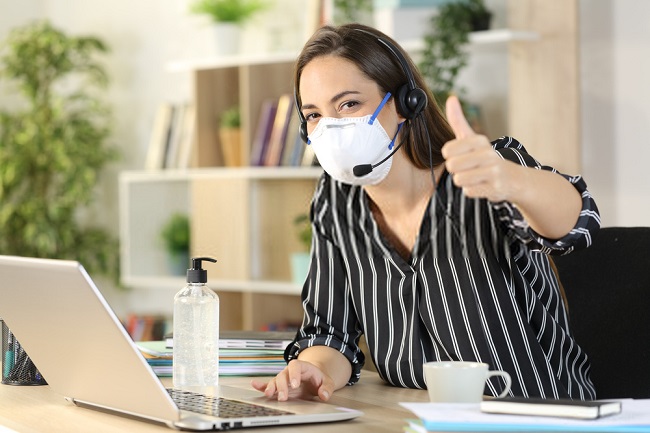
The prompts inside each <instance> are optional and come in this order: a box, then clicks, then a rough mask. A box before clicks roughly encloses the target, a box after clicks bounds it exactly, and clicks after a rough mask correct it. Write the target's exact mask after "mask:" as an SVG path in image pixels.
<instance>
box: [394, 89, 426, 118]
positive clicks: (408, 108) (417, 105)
mask: <svg viewBox="0 0 650 433" xmlns="http://www.w3.org/2000/svg"><path fill="white" fill-rule="evenodd" d="M395 105H396V107H397V112H398V113H399V114H401V115H402V116H403V117H404V118H406V119H409V120H410V119H414V118H415V117H417V115H418V114H420V113H421V112H422V110H424V107H426V106H427V94H426V92H425V91H424V90H422V89H421V88H419V87H416V88H414V89H410V88H409V86H408V84H404V85H403V86H401V87H400V88H399V89H397V94H396V95H395Z"/></svg>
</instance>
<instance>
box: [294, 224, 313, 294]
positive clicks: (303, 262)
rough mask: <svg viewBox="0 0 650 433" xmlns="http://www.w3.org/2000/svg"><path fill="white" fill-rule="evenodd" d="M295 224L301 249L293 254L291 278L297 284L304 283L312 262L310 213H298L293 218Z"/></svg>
mask: <svg viewBox="0 0 650 433" xmlns="http://www.w3.org/2000/svg"><path fill="white" fill-rule="evenodd" d="M293 224H294V227H295V228H296V235H297V238H298V241H299V242H300V246H301V251H297V252H294V253H293V254H291V278H292V281H293V282H294V283H295V284H302V283H304V282H305V278H306V277H307V273H308V271H309V262H310V252H309V250H310V248H311V222H310V220H309V215H308V214H306V213H301V214H299V215H297V216H296V217H295V218H294V220H293Z"/></svg>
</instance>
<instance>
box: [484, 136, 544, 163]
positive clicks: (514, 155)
mask: <svg viewBox="0 0 650 433" xmlns="http://www.w3.org/2000/svg"><path fill="white" fill-rule="evenodd" d="M492 147H493V148H494V150H495V151H496V152H497V153H498V154H499V155H500V156H501V157H502V158H503V159H507V160H508V161H512V162H514V163H517V164H519V165H524V166H527V167H540V163H539V162H538V161H537V160H536V159H535V158H533V157H532V156H531V155H530V154H529V153H528V151H527V150H526V148H525V147H524V145H523V144H521V143H520V142H519V140H517V139H515V138H513V137H510V136H507V135H505V136H503V137H499V138H497V139H496V140H493V141H492Z"/></svg>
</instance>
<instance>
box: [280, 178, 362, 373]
mask: <svg viewBox="0 0 650 433" xmlns="http://www.w3.org/2000/svg"><path fill="white" fill-rule="evenodd" d="M325 177H327V175H325ZM335 188H336V185H335V182H332V181H331V179H324V180H321V183H320V184H319V188H318V190H317V191H316V194H315V196H314V200H313V202H312V207H311V221H312V234H313V236H312V246H311V264H310V268H309V274H308V276H307V280H306V281H305V284H304V286H303V289H302V304H303V309H304V316H303V323H302V326H301V329H300V330H299V331H298V333H297V334H296V338H295V340H294V342H293V343H292V344H290V345H289V346H288V347H287V348H286V350H285V355H284V356H285V360H286V361H287V362H289V361H291V360H292V359H295V358H297V357H298V355H299V354H300V353H301V352H302V351H303V350H305V349H306V348H308V347H312V346H328V347H331V348H333V349H336V350H338V351H339V352H340V353H342V354H343V355H344V356H345V357H346V358H347V359H348V360H349V361H350V364H351V365H352V375H351V376H350V379H349V380H348V385H352V384H354V383H356V382H358V380H359V377H360V374H361V368H362V367H363V364H364V361H365V358H364V355H363V352H362V351H361V349H360V348H359V345H358V342H359V338H360V337H361V334H362V330H361V326H360V325H359V322H358V321H357V316H356V312H355V310H354V305H353V302H352V296H351V294H350V287H349V283H348V280H347V277H346V275H347V273H346V270H345V264H344V260H343V258H342V254H341V252H340V250H339V247H338V246H337V243H336V242H335V237H334V235H335V234H334V233H331V231H332V229H329V228H331V227H333V226H334V224H332V223H329V224H328V222H327V221H328V219H330V218H331V213H330V209H329V201H328V200H327V197H326V196H327V194H329V192H330V191H328V190H330V189H335Z"/></svg>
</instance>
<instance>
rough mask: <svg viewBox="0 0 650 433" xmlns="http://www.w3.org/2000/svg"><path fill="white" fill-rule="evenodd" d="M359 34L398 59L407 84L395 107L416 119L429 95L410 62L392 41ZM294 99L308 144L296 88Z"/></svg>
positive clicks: (302, 133)
mask: <svg viewBox="0 0 650 433" xmlns="http://www.w3.org/2000/svg"><path fill="white" fill-rule="evenodd" d="M354 30H356V31H359V32H363V33H366V34H368V35H370V36H372V37H374V38H377V42H379V43H380V44H381V45H383V46H384V47H385V48H386V49H387V50H388V51H390V53H391V54H392V55H393V57H395V58H396V59H397V61H398V62H399V64H400V66H401V67H402V70H403V71H404V75H406V78H407V82H406V84H403V85H402V86H400V87H399V89H397V92H396V94H395V96H394V100H395V106H396V107H397V111H398V112H399V114H401V115H402V117H404V118H405V119H408V120H411V119H414V118H416V117H417V116H418V115H419V114H420V113H422V111H423V110H424V108H425V107H426V106H427V94H426V92H425V91H424V90H422V89H421V88H420V87H418V86H417V85H416V84H415V77H414V76H413V71H411V68H410V67H409V65H408V62H407V61H406V59H405V58H404V56H403V55H402V52H401V51H400V50H399V49H398V48H397V47H396V46H395V45H393V44H392V43H391V42H390V41H388V40H386V39H383V38H382V37H380V36H377V35H375V34H373V33H371V32H369V31H367V30H363V29H354ZM293 99H294V102H295V104H296V111H298V118H299V119H300V126H299V128H300V138H302V141H304V142H305V143H307V142H308V141H309V137H308V134H307V119H305V116H303V114H302V111H300V106H299V105H298V90H297V89H296V88H295V87H294V89H293Z"/></svg>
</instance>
